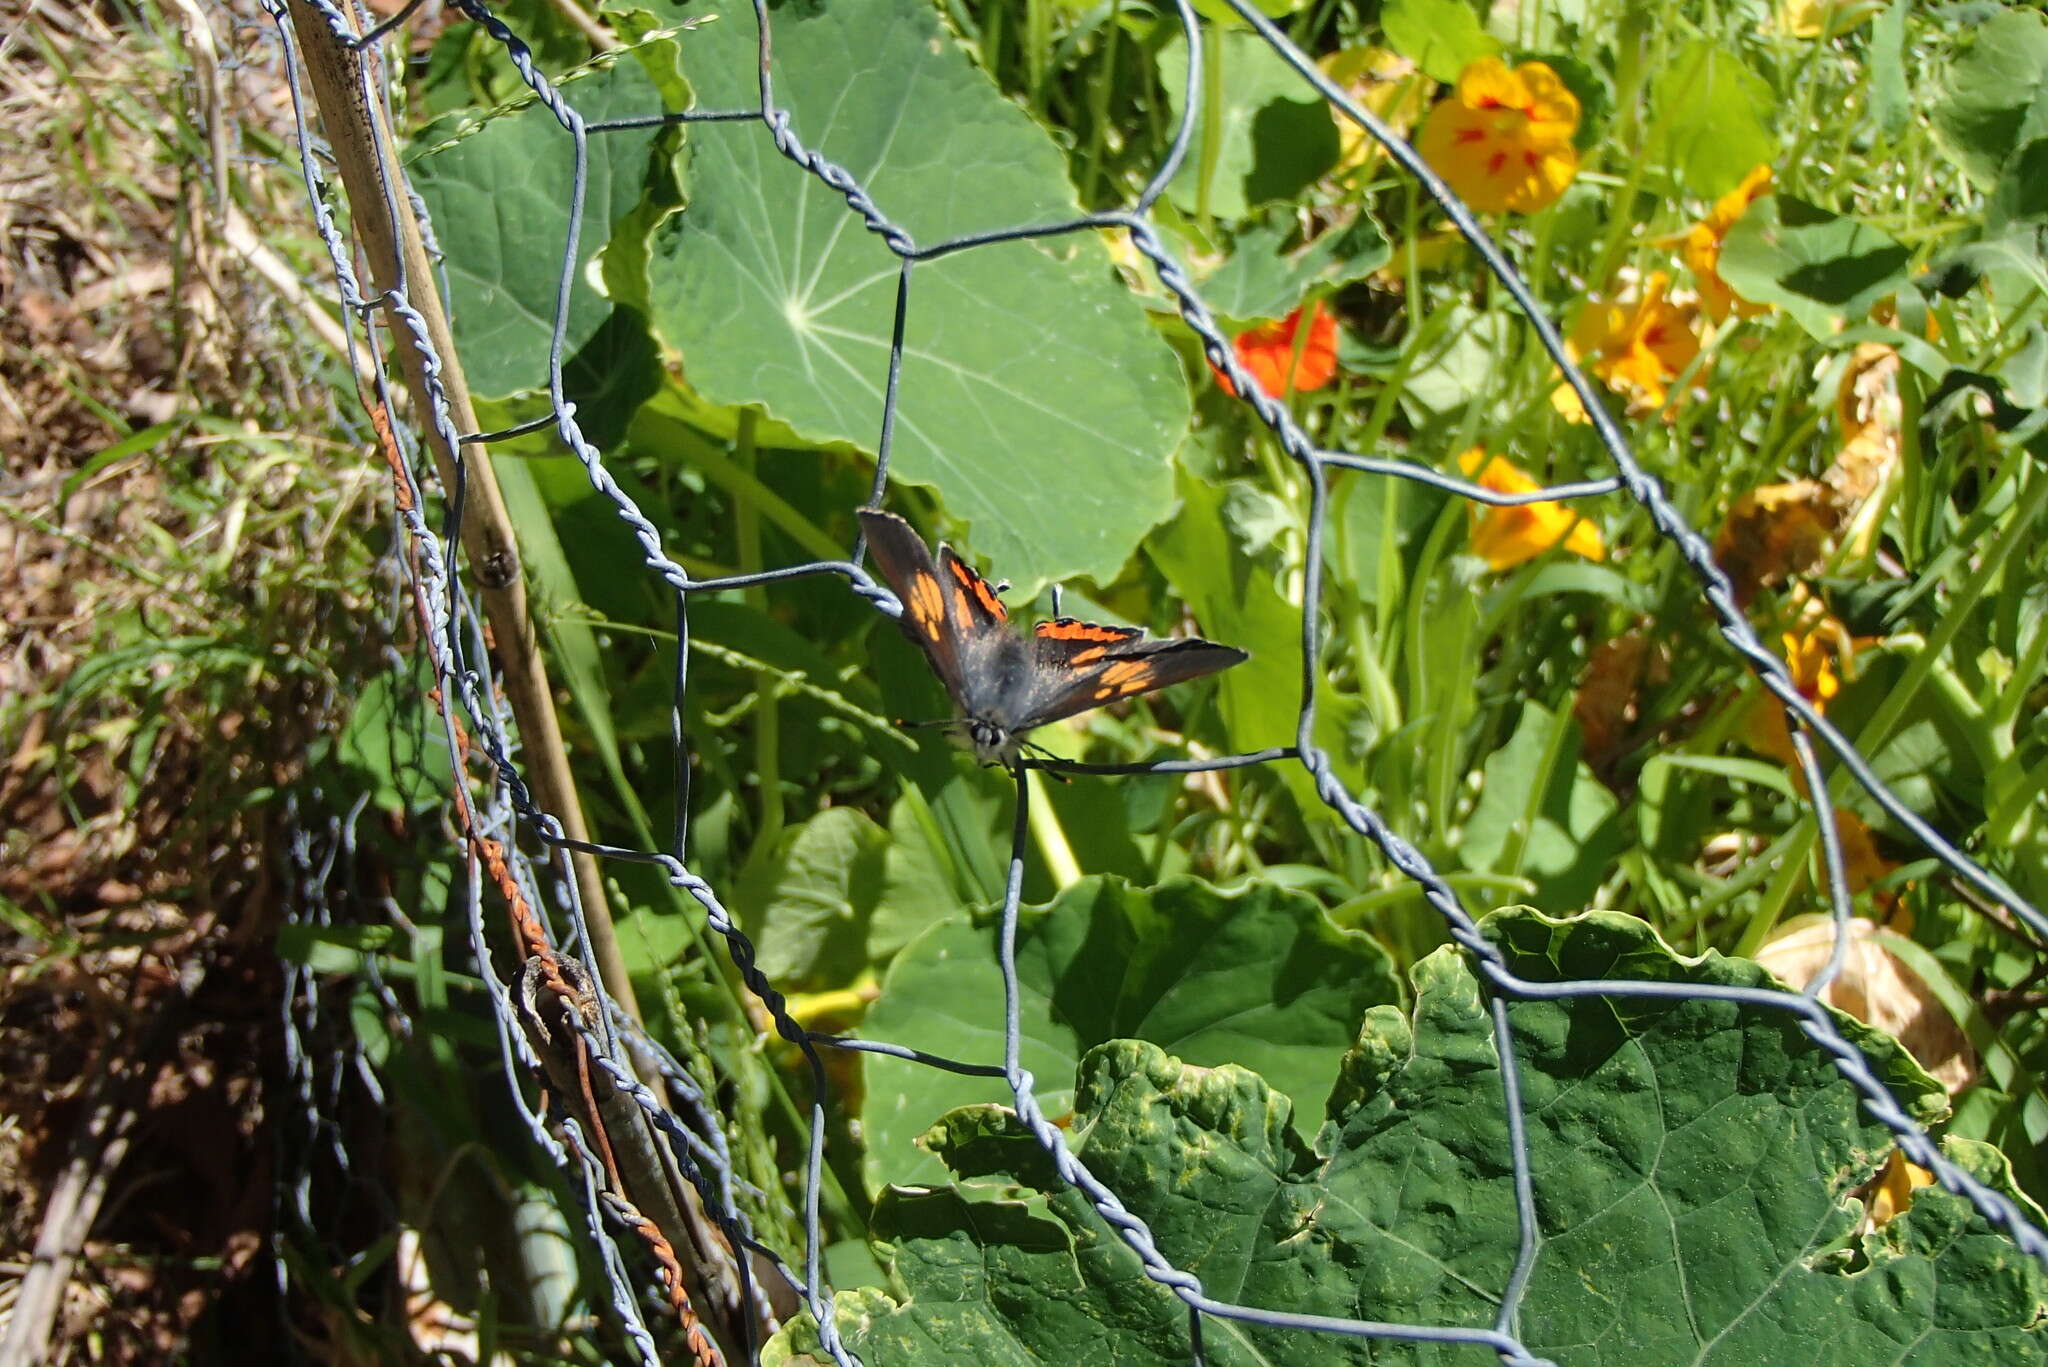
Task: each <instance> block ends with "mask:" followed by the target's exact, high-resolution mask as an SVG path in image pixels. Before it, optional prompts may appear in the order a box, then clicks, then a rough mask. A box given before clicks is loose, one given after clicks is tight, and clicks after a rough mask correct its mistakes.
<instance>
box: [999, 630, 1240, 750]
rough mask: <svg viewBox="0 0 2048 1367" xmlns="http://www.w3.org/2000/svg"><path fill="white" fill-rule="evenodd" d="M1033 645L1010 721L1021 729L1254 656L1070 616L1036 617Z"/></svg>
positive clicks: (1212, 644)
mask: <svg viewBox="0 0 2048 1367" xmlns="http://www.w3.org/2000/svg"><path fill="white" fill-rule="evenodd" d="M1031 647H1032V653H1033V665H1034V668H1033V669H1032V671H1031V675H1032V679H1033V686H1032V690H1031V693H1030V696H1028V697H1027V698H1025V699H1024V700H1023V705H1022V706H1021V707H1020V708H1019V709H1018V711H1019V715H1018V716H1017V717H1016V718H1015V720H1014V725H1015V728H1016V729H1017V730H1019V731H1028V730H1030V729H1031V728H1032V727H1034V726H1043V725H1045V723H1047V722H1049V721H1058V720H1059V719H1060V718H1062V717H1071V716H1073V715H1074V714H1075V713H1076V712H1085V711H1087V710H1088V709H1089V708H1091V707H1100V706H1102V705H1103V704H1104V703H1109V702H1115V701H1116V700H1117V699H1119V698H1131V697H1136V696H1137V695H1138V694H1140V693H1150V692H1152V691H1153V690H1154V689H1160V688H1165V687H1167V686H1168V685H1169V684H1177V683H1185V682H1186V681H1187V680H1189V679H1199V678H1201V677H1202V676H1203V675H1205V674H1214V673H1216V672H1217V671H1219V670H1224V669H1228V668H1230V667H1231V666H1232V665H1234V664H1242V663H1243V662H1244V661H1246V660H1248V659H1250V658H1251V656H1249V655H1247V654H1246V653H1245V652H1244V651H1242V650H1239V649H1237V648H1236V647H1235V646H1221V645H1217V644H1216V643H1215V642H1214V641H1204V640H1201V639H1200V638H1198V637H1193V636H1186V637H1175V638H1173V639H1170V640H1164V641H1161V640H1154V639H1152V638H1150V637H1148V636H1146V635H1145V633H1144V632H1142V631H1140V630H1138V629H1137V628H1136V627H1112V626H1102V625H1099V624H1098V623H1095V622H1080V621H1076V620H1075V619H1073V618H1072V617H1057V618H1054V619H1053V620H1052V621H1050V622H1040V623H1039V624H1038V626H1037V628H1036V629H1035V630H1034V631H1033V633H1032V636H1031Z"/></svg>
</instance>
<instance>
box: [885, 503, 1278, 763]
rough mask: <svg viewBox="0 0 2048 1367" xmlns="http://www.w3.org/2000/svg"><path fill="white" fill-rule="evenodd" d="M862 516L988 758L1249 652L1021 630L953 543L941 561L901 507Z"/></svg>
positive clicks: (1133, 632)
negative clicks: (1034, 732) (1051, 726)
mask: <svg viewBox="0 0 2048 1367" xmlns="http://www.w3.org/2000/svg"><path fill="white" fill-rule="evenodd" d="M859 516H860V525H861V529H862V530H863V531H865V532H866V533H867V538H868V545H869V546H870V547H872V548H873V550H874V553H875V565H876V567H877V568H879V569H880V570H881V572H882V577H883V578H884V579H886V580H888V581H889V587H890V588H891V589H893V590H895V592H896V597H897V598H898V599H900V600H902V603H903V616H902V618H901V619H900V620H901V625H902V627H903V634H904V635H905V636H908V637H909V638H910V639H911V640H912V641H914V642H916V643H917V646H918V648H919V649H921V650H923V651H924V656H925V659H927V660H929V661H931V666H932V672H933V673H935V674H937V675H938V676H939V680H940V682H942V683H944V684H945V685H946V692H947V694H948V695H950V696H951V697H952V699H953V706H954V709H955V710H956V711H957V712H958V713H959V716H958V718H957V719H956V720H955V721H954V722H952V723H951V726H952V727H953V728H954V731H955V734H956V735H958V736H960V737H961V738H962V739H964V740H965V741H966V742H967V743H968V745H970V746H971V747H972V748H973V750H974V757H975V758H976V759H977V760H979V761H981V763H983V764H1001V765H1006V766H1007V765H1009V764H1011V763H1012V762H1013V761H1014V760H1015V759H1016V758H1017V752H1018V750H1019V749H1020V748H1021V747H1022V745H1023V744H1024V741H1023V736H1024V733H1025V732H1027V731H1029V730H1031V729H1032V728H1034V727H1039V726H1043V725H1045V724H1046V723H1047V722H1051V721H1058V720H1059V719H1060V718H1062V717H1071V716H1073V715H1074V714H1075V713H1076V712H1085V711H1087V710H1088V709H1089V708H1091V707H1100V706H1101V705H1102V704H1103V703H1107V702H1115V701H1116V700H1117V699H1118V698H1131V697H1136V696H1137V695H1138V694H1140V693H1150V692H1152V691H1153V690H1154V689H1159V688H1164V687H1166V686H1167V685H1168V684H1176V683H1182V682H1184V681H1186V680H1188V679H1199V678H1201V677H1202V676H1203V675H1205V674H1214V673H1216V672H1217V671H1218V670H1222V669H1228V668H1230V667H1231V666H1232V665H1234V664H1241V663H1243V662H1244V661H1245V660H1248V659H1250V658H1251V657H1250V656H1249V655H1247V654H1246V653H1245V652H1244V651H1242V650H1238V649H1236V648H1235V647H1233V646H1222V645H1217V644H1216V643H1215V642H1213V641H1204V640H1200V639H1198V638H1196V637H1192V636H1188V637H1176V638H1174V639H1171V640H1163V641H1162V640H1155V639H1153V638H1151V637H1148V636H1146V635H1145V633H1144V632H1142V631H1140V630H1139V629H1138V628H1136V627H1113V626H1101V625H1099V624H1097V623H1095V622H1082V621H1077V620H1075V619H1074V618H1072V617H1055V618H1053V619H1052V620H1051V621H1049V622H1040V623H1039V624H1038V625H1037V626H1035V627H1034V628H1032V630H1031V634H1030V635H1028V636H1026V635H1022V634H1020V633H1018V632H1016V631H1013V630H1011V628H1010V614H1009V613H1008V612H1007V611H1005V610H1004V608H1003V600H1002V599H1000V598H998V597H996V591H995V589H994V588H992V587H991V586H990V585H989V582H988V581H987V580H986V579H984V578H982V577H981V576H980V575H979V574H977V573H976V572H975V570H974V567H973V566H971V565H969V564H967V563H966V562H965V561H963V560H961V559H960V558H959V557H958V556H956V555H954V554H953V548H952V547H951V546H948V545H946V544H944V543H943V542H942V543H940V545H939V553H938V556H937V558H936V559H934V558H933V556H932V553H931V552H930V551H929V550H927V549H926V548H925V544H924V539H923V538H922V537H920V536H918V534H917V533H916V532H915V531H913V530H912V529H911V526H910V524H909V523H908V522H905V521H904V520H903V519H902V518H900V517H898V516H896V515H895V514H894V513H885V512H878V511H876V510H875V509H873V508H862V509H861V510H860V514H859Z"/></svg>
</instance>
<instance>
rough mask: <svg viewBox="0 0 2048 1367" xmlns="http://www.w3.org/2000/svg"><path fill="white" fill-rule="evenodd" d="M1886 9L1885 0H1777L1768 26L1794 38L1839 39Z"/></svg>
mask: <svg viewBox="0 0 2048 1367" xmlns="http://www.w3.org/2000/svg"><path fill="white" fill-rule="evenodd" d="M1883 8H1884V0H1778V8H1777V12H1776V13H1775V14H1773V15H1772V16H1771V23H1770V24H1769V25H1767V27H1770V28H1775V29H1776V30H1777V31H1778V32H1779V33H1783V34H1786V35H1787V36H1789V37H1793V38H1818V37H1820V36H1821V35H1822V34H1826V35H1827V36H1828V37H1830V38H1839V37H1841V36H1842V35H1843V34H1845V33H1847V32H1848V31H1849V30H1850V29H1852V28H1855V27H1856V26H1857V25H1859V24H1861V23H1863V22H1864V21H1865V20H1867V19H1869V18H1870V16H1871V15H1873V14H1876V13H1877V12H1878V11H1879V10H1881V9H1883Z"/></svg>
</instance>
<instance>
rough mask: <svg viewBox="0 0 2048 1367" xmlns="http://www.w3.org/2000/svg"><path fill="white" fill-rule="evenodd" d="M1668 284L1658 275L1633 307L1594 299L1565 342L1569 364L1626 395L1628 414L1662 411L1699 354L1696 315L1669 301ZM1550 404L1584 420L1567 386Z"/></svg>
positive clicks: (1556, 392) (1559, 389)
mask: <svg viewBox="0 0 2048 1367" xmlns="http://www.w3.org/2000/svg"><path fill="white" fill-rule="evenodd" d="M1670 285H1671V280H1670V277H1668V276H1666V275H1665V274H1664V272H1662V271H1656V272H1653V273H1652V274H1651V276H1650V278H1649V280H1648V282H1647V283H1646V284H1645V286H1644V289H1643V294H1642V297H1641V298H1640V299H1638V300H1637V301H1636V302H1635V303H1634V304H1633V305H1627V306H1624V305H1622V304H1618V303H1606V302H1603V301H1600V300H1597V299H1596V300H1593V301H1591V302H1589V303H1588V304H1587V305H1586V307H1585V308H1584V309H1583V310H1581V311H1580V313H1579V320H1578V322H1577V323H1575V324H1574V325H1573V326H1572V335H1571V336H1570V337H1568V338H1567V339H1565V350H1566V351H1567V352H1568V353H1570V355H1571V358H1572V359H1573V360H1575V361H1577V362H1579V364H1581V365H1583V366H1584V367H1585V368H1586V369H1587V370H1589V371H1591V372H1592V373H1593V374H1594V375H1595V376H1596V377H1597V378H1599V379H1601V380H1603V381H1605V382H1606V384H1607V387H1608V388H1609V389H1612V390H1614V391H1615V392H1617V393H1620V394H1626V395H1627V396H1628V399H1629V405H1628V406H1629V412H1630V413H1638V414H1639V413H1653V412H1655V411H1657V410H1658V409H1660V408H1663V407H1664V406H1665V400H1666V398H1667V397H1668V394H1669V389H1668V386H1669V383H1670V382H1671V381H1672V380H1675V379H1677V378H1678V376H1679V375H1680V374H1681V373H1682V372H1683V371H1684V370H1685V368H1686V367H1687V366H1689V365H1691V364H1692V363H1693V361H1694V359H1696V358H1697V357H1698V356H1699V354H1700V339H1699V336H1698V335H1697V334H1696V333H1695V332H1694V331H1693V328H1694V326H1695V325H1696V324H1697V322H1698V317H1697V313H1696V311H1695V310H1694V309H1693V307H1692V306H1691V305H1689V304H1688V305H1683V306H1681V305H1678V304H1674V303H1672V302H1671V301H1670V299H1669V298H1668V297H1667V295H1668V292H1669V289H1670ZM1550 402H1551V406H1552V407H1554V408H1556V409H1557V411H1558V412H1560V413H1562V414H1563V415H1564V416H1565V417H1567V418H1569V419H1570V420H1571V421H1573V422H1584V421H1585V420H1586V411H1585V409H1584V408H1583V407H1582V406H1581V405H1580V403H1579V396H1578V394H1577V393H1576V392H1575V391H1574V390H1573V389H1572V387H1571V386H1570V385H1568V384H1560V385H1558V387H1557V388H1556V389H1555V390H1554V391H1552V393H1551V396H1550Z"/></svg>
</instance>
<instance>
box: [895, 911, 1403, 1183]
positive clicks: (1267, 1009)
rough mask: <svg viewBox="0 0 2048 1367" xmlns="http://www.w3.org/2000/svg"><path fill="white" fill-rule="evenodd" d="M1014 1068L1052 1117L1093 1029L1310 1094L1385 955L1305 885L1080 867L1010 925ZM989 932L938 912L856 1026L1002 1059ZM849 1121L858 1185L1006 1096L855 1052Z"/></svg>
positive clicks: (1320, 1094) (1318, 1096)
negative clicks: (860, 1161)
mask: <svg viewBox="0 0 2048 1367" xmlns="http://www.w3.org/2000/svg"><path fill="white" fill-rule="evenodd" d="M1017 976H1018V982H1019V987H1020V989H1021V992H1022V999H1021V1001H1022V1005H1021V1017H1022V1028H1023V1053H1022V1059H1023V1064H1024V1066H1025V1067H1026V1068H1028V1069H1030V1070H1031V1072H1032V1074H1033V1075H1034V1076H1035V1077H1036V1078H1037V1080H1038V1096H1039V1098H1040V1100H1041V1101H1042V1102H1043V1103H1044V1105H1045V1107H1046V1110H1047V1112H1048V1113H1050V1114H1053V1115H1058V1114H1060V1113H1061V1112H1063V1111H1065V1110H1066V1109H1067V1108H1068V1106H1069V1104H1070V1098H1071V1096H1072V1087H1073V1078H1074V1065H1075V1063H1076V1062H1077V1061H1078V1060H1079V1058H1080V1057H1081V1055H1082V1054H1083V1053H1085V1052H1086V1051H1087V1050H1089V1049H1090V1048H1093V1047H1094V1046H1095V1045H1097V1044H1100V1043H1102V1042H1103V1041H1104V1040H1110V1039H1118V1038H1123V1037H1132V1038H1137V1039H1146V1040H1151V1041H1153V1042H1155V1043H1157V1044H1159V1045H1160V1046H1162V1047H1164V1048H1170V1049H1172V1050H1173V1051H1174V1052H1175V1053H1176V1054H1177V1055H1179V1056H1181V1057H1184V1058H1187V1059H1189V1060H1190V1061H1192V1062H1196V1063H1203V1064H1222V1063H1231V1062H1235V1063H1243V1064H1246V1065H1252V1066H1256V1067H1257V1068H1258V1069H1259V1070H1260V1071H1261V1072H1262V1073H1263V1074H1264V1075H1265V1076H1267V1077H1268V1078H1270V1079H1271V1080H1272V1083H1273V1085H1274V1086H1276V1087H1279V1088H1282V1089H1283V1090H1285V1091H1286V1092H1287V1093H1288V1094H1289V1095H1291V1096H1295V1097H1298V1098H1300V1099H1301V1100H1302V1101H1303V1102H1304V1103H1305V1105H1306V1107H1307V1109H1306V1110H1305V1112H1304V1123H1305V1124H1311V1125H1312V1124H1313V1123H1314V1115H1315V1111H1316V1109H1317V1108H1319V1107H1320V1106H1321V1105H1322V1102H1323V1099H1324V1098H1325V1097H1327V1096H1328V1095H1329V1091H1330V1087H1331V1086H1332V1084H1334V1083H1335V1081H1336V1078H1337V1060H1338V1059H1339V1057H1340V1056H1341V1055H1342V1054H1343V1052H1344V1049H1345V1047H1346V1046H1347V1045H1348V1044H1349V1043H1350V1041H1351V1039H1352V1036H1353V1035H1354V1033H1355V1032H1356V1030H1357V1028H1358V1021H1359V1018H1360V1017H1361V1016H1362V1015H1363V1014H1364V1012H1365V1010H1366V1008H1368V1007H1370V1006H1373V1005H1376V1004H1378V1003H1382V1002H1389V1001H1393V1000H1395V999H1396V997H1397V995H1398V989H1397V987H1396V986H1395V983H1394V979H1393V974H1392V971H1391V970H1390V968H1389V967H1388V963H1387V959H1386V955H1385V952H1384V951H1382V950H1381V949H1380V948H1379V947H1378V946H1377V945H1376V944H1375V943H1374V942H1373V941H1372V940H1371V939H1369V938H1368V937H1366V936H1364V935H1362V934H1358V933H1356V932H1352V931H1342V930H1339V929H1337V927H1336V926H1334V925H1333V924H1331V922H1330V920H1329V918H1328V917H1327V916H1326V915H1324V913H1323V910H1322V908H1321V906H1320V904H1318V903H1317V902H1316V901H1315V899H1314V898H1312V897H1309V896H1307V895H1306V894H1303V893H1299V892H1295V891H1292V890H1289V889H1286V888H1279V887H1273V886H1269V885H1266V884H1262V883H1249V884H1246V885H1245V886H1243V887H1241V888H1237V889H1235V890H1233V891H1230V892H1223V891H1220V890H1218V889H1216V888H1214V887H1211V886H1210V885H1209V884H1207V883H1203V882H1201V881H1199V880H1196V879H1192V878H1184V879H1175V880H1173V881H1170V882H1167V883H1163V884H1161V885H1160V886H1158V887H1156V888H1150V889H1147V888H1141V887H1135V886H1133V885H1131V884H1129V883H1126V882H1124V881H1123V880H1122V879H1118V878H1106V877H1090V878H1084V879H1082V880H1081V881H1080V882H1078V883H1075V884H1074V885H1073V886H1071V887H1069V888H1067V889H1066V890H1065V891H1064V892H1062V893H1061V894H1060V895H1059V896H1058V897H1057V898H1055V899H1054V900H1053V902H1052V903H1051V904H1050V905H1049V906H1044V907H1026V908H1024V909H1023V911H1022V912H1021V913H1020V918H1019V922H1018V931H1017ZM1002 1004H1003V987H1002V977H1001V975H1000V973H999V971H998V967H997V960H996V955H995V928H994V927H993V926H992V925H990V924H987V923H986V922H985V921H984V922H983V923H981V924H973V923H970V922H968V921H966V920H965V919H957V920H948V921H944V922H941V923H939V924H938V925H935V926H933V927H932V928H931V929H930V930H928V931H926V932H925V933H924V934H923V935H921V936H919V937H918V938H917V939H916V940H914V941H912V942H911V943H910V945H909V946H908V947H906V948H905V949H904V951H903V953H902V954H901V955H900V956H899V957H898V958H897V960H896V962H895V964H894V965H893V966H892V967H891V968H890V970H889V973H888V976H887V977H886V978H885V979H884V981H883V985H882V995H881V997H880V998H879V999H878V1000H877V1001H876V1002H875V1004H874V1006H873V1007H872V1008H871V1009H870V1010H869V1012H868V1017H867V1022H866V1025H865V1027H864V1028H863V1031H862V1033H863V1034H864V1035H866V1036H867V1037H868V1038H870V1039H878V1040H888V1041H891V1042H893V1043H897V1044H907V1045H910V1046H912V1047H914V1048H918V1049H925V1050H930V1051H932V1052H935V1053H940V1054H944V1055H947V1056H949V1057H953V1058H958V1059H962V1060H965V1061H968V1062H975V1063H1000V1062H1001V1061H1002ZM867 1067H868V1073H867V1097H866V1102H865V1107H864V1109H863V1111H862V1114H861V1129H862V1132H863V1134H864V1135H865V1136H866V1139H867V1162H866V1172H867V1177H868V1181H869V1185H870V1186H872V1187H876V1188H879V1187H881V1186H883V1185H885V1184H887V1183H889V1182H909V1181H934V1180H941V1179H942V1178H943V1175H944V1174H943V1171H942V1170H941V1169H940V1168H939V1167H938V1165H937V1164H936V1163H934V1162H933V1160H932V1159H931V1158H929V1157H927V1156H925V1155H924V1154H922V1153H921V1152H919V1151H918V1150H916V1149H915V1148H914V1147H913V1146H912V1141H913V1140H915V1139H916V1138H917V1137H918V1136H919V1135H921V1134H922V1133H924V1131H925V1130H926V1129H927V1128H929V1127H930V1126H931V1125H932V1123H933V1122H935V1121H936V1120H937V1119H938V1118H939V1117H940V1116H941V1115H943V1114H944V1113H945V1112H946V1111H948V1110H950V1109H952V1108H953V1107H955V1106H963V1105H967V1104H969V1103H973V1102H982V1101H997V1100H1004V1099H1007V1098H1008V1096H1009V1091H1008V1089H1007V1088H1006V1087H1005V1086H1004V1085H1003V1084H1002V1083H1001V1082H1000V1081H997V1080H993V1079H989V1078H969V1077H961V1076H958V1075H956V1074H953V1073H948V1072H943V1071H941V1070H939V1069H936V1068H930V1067H926V1066H924V1065H921V1064H911V1063H904V1062H900V1061H898V1060H896V1059H891V1058H884V1057H880V1056H873V1057H870V1058H869V1059H868V1064H867Z"/></svg>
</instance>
